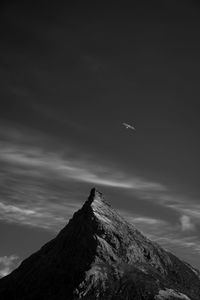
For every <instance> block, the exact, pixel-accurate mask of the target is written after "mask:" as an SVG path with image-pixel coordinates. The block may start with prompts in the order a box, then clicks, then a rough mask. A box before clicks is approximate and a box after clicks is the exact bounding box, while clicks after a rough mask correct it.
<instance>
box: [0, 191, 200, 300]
mask: <svg viewBox="0 0 200 300" xmlns="http://www.w3.org/2000/svg"><path fill="white" fill-rule="evenodd" d="M0 299H2V300H40V299H41V300H71V299H91V300H93V299H94V300H95V299H102V300H108V299H109V300H112V299H116V300H119V299H120V300H126V299H134V300H137V299H141V300H142V299H143V300H153V299H155V300H163V299H170V300H172V299H177V300H178V299H179V300H180V299H183V300H188V299H190V300H199V299H200V273H199V271H198V270H196V269H194V268H193V267H191V266H190V265H189V264H187V263H185V262H183V261H181V260H180V259H178V258H177V257H176V256H174V255H173V254H171V253H169V252H167V251H165V250H164V249H162V248H161V247H160V246H159V245H157V244H156V243H153V242H151V241H150V240H148V239H147V238H146V237H145V236H143V235H142V234H141V233H140V232H139V231H138V230H137V229H136V228H135V227H134V226H133V225H131V224H129V223H128V222H127V221H126V220H124V219H123V218H122V217H120V216H119V215H118V213H117V212H116V211H115V210H113V209H112V208H111V207H110V205H109V204H107V203H106V202H105V200H104V198H103V196H102V194H101V193H99V192H97V191H96V190H95V189H92V191H91V194H90V196H89V198H88V200H87V201H86V202H85V203H84V205H83V207H82V208H81V209H80V210H78V211H77V212H76V213H75V214H74V215H73V218H72V219H71V220H70V221H69V223H68V224H67V225H66V226H65V227H64V228H63V229H62V230H61V232H60V233H59V234H58V235H57V237H56V238H55V239H53V240H52V241H50V242H49V243H47V244H46V245H44V246H43V247H42V248H41V249H40V250H39V251H38V252H36V253H34V254H33V255H31V256H30V257H29V258H28V259H26V260H25V261H23V262H22V264H21V265H20V266H19V267H18V268H17V269H16V270H15V271H13V272H12V273H11V274H10V275H8V276H6V277H4V278H2V279H1V280H0Z"/></svg>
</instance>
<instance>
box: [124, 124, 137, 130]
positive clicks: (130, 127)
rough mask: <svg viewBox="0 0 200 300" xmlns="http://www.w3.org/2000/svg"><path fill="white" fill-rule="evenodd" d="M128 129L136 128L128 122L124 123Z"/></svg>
mask: <svg viewBox="0 0 200 300" xmlns="http://www.w3.org/2000/svg"><path fill="white" fill-rule="evenodd" d="M122 124H123V125H124V126H125V127H126V129H132V130H136V129H135V127H134V126H132V125H130V124H127V123H122Z"/></svg>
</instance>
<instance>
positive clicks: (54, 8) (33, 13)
mask: <svg viewBox="0 0 200 300" xmlns="http://www.w3.org/2000/svg"><path fill="white" fill-rule="evenodd" d="M5 3H6V4H5ZM5 3H4V5H2V6H1V13H0V14H1V18H0V20H1V21H0V82H1V85H0V99H1V100H0V178H1V181H0V236H1V247H0V275H4V274H6V273H8V272H9V271H10V270H11V269H12V268H13V267H15V266H16V264H17V263H18V262H19V261H21V260H22V259H24V258H25V257H27V256H28V255H29V254H31V253H32V252H33V251H35V250H37V249H38V248H39V247H40V246H41V245H43V244H44V243H45V242H46V241H48V240H49V239H51V238H52V237H53V236H55V234H56V232H58V231H59V229H61V228H62V227H63V225H64V224H65V223H66V222H67V220H68V219H69V218H70V217H71V216H72V214H73V212H74V211H75V210H77V209H78V208H79V207H80V206H81V205H82V203H83V202H84V201H85V199H86V197H87V195H88V193H89V190H90V189H91V188H92V187H93V186H96V187H97V188H99V190H100V191H101V192H103V194H104V195H105V197H106V198H107V199H108V201H109V202H110V203H111V204H112V205H113V206H114V207H115V208H116V209H118V210H119V211H120V212H121V214H123V215H124V216H126V217H127V218H128V219H130V220H131V222H133V223H135V225H136V226H137V227H138V228H139V229H141V230H142V231H143V232H144V233H145V234H147V235H148V236H149V237H150V238H151V239H154V240H156V241H158V243H160V244H161V245H163V246H164V247H165V248H167V249H169V250H171V251H173V252H174V253H175V254H176V255H178V256H179V257H181V258H183V259H185V260H186V261H188V262H190V263H192V264H193V265H194V266H197V267H198V268H200V264H199V258H200V232H199V229H200V199H199V196H200V187H199V177H200V176H199V175H200V158H199V153H200V140H199V131H200V119H199V98H200V88H199V81H200V74H199V70H200V57H199V53H200V39H199V33H200V19H199V13H200V6H199V4H198V2H197V1H164V0H160V1H133V3H132V5H131V6H126V5H125V4H123V6H122V4H118V3H119V2H116V1H115V2H113V3H112V4H110V5H108V3H107V4H106V5H105V4H103V2H101V3H100V2H96V3H93V4H90V3H89V2H84V3H82V4H79V3H78V2H76V3H75V4H74V5H71V6H69V5H67V4H63V3H62V2H61V1H54V3H53V2H51V1H40V2H39V1H29V2H28V3H27V2H25V1H21V2H18V3H16V2H12V1H10V2H5ZM110 3H111V2H110ZM123 122H127V123H130V124H133V125H134V126H135V127H136V131H132V130H127V129H125V127H123V125H122V123H123Z"/></svg>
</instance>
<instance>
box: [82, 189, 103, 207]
mask: <svg viewBox="0 0 200 300" xmlns="http://www.w3.org/2000/svg"><path fill="white" fill-rule="evenodd" d="M95 200H96V201H99V200H100V201H103V200H104V198H103V195H102V193H101V192H99V191H98V190H97V189H96V188H95V187H94V188H92V189H91V191H90V195H89V197H88V199H87V200H86V202H85V204H86V205H91V204H92V203H93V202H94V201H95Z"/></svg>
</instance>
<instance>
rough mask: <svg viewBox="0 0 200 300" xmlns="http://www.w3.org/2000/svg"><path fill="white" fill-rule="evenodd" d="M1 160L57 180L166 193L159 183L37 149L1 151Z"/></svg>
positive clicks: (16, 148) (14, 148)
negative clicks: (50, 172) (35, 169)
mask: <svg viewBox="0 0 200 300" xmlns="http://www.w3.org/2000/svg"><path fill="white" fill-rule="evenodd" d="M0 160H1V161H3V162H7V163H9V164H11V163H12V164H14V165H21V166H24V167H29V168H30V167H32V168H39V169H40V170H43V171H45V170H46V171H52V172H55V173H56V174H58V175H59V176H60V177H63V178H68V179H71V180H76V181H80V182H87V183H92V184H98V185H104V186H110V187H118V188H124V189H132V190H141V191H145V190H147V191H164V190H165V187H164V186H163V185H161V184H159V183H154V182H151V181H147V180H145V179H142V178H140V177H131V176H129V175H127V174H125V173H123V172H119V171H116V170H115V169H113V168H112V167H110V168H109V167H100V166H98V165H94V164H93V162H92V161H83V160H81V159H80V160H78V159H76V161H75V160H72V159H71V158H67V157H61V156H59V155H58V154H56V153H43V152H42V151H41V150H39V149H31V148H27V147H14V146H13V147H12V148H10V147H8V148H4V149H3V150H2V149H1V150H0Z"/></svg>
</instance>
